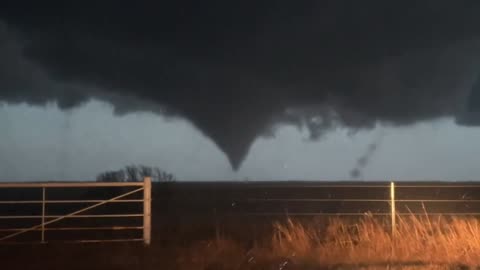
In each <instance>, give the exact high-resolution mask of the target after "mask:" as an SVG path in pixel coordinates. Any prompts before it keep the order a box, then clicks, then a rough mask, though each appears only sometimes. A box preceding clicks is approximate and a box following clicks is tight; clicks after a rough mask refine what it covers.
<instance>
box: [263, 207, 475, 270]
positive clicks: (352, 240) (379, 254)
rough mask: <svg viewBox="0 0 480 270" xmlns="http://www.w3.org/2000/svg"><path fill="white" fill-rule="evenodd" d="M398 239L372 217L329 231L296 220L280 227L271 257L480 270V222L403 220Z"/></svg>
mask: <svg viewBox="0 0 480 270" xmlns="http://www.w3.org/2000/svg"><path fill="white" fill-rule="evenodd" d="M397 220H398V224H397V227H396V233H395V234H394V235H393V236H392V233H391V231H390V228H389V226H388V225H387V224H384V223H382V222H380V221H379V220H377V219H375V218H374V217H372V216H366V217H363V218H362V219H361V220H360V221H359V222H357V223H356V224H350V223H347V222H345V221H344V220H342V219H341V218H334V219H331V220H330V222H329V223H328V225H327V226H326V227H324V228H319V227H317V226H315V224H302V223H300V222H296V221H294V220H292V219H288V220H287V222H286V223H275V224H274V228H275V233H274V235H273V237H272V243H271V247H270V252H271V253H272V254H274V255H276V256H282V257H288V258H290V259H291V260H294V261H297V262H299V263H305V262H308V264H320V265H339V264H346V265H348V264H356V265H384V264H388V263H390V264H405V265H408V264H413V265H414V264H422V265H425V264H431V265H465V266H479V265H480V221H479V220H478V219H475V218H445V217H439V218H436V219H431V218H429V217H428V216H422V217H418V216H414V215H411V216H407V217H398V219H397Z"/></svg>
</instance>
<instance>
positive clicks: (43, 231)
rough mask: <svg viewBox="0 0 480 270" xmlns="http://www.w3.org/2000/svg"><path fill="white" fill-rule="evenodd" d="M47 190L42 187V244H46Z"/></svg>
mask: <svg viewBox="0 0 480 270" xmlns="http://www.w3.org/2000/svg"><path fill="white" fill-rule="evenodd" d="M45 193H46V190H45V187H42V243H45V200H46V194H45Z"/></svg>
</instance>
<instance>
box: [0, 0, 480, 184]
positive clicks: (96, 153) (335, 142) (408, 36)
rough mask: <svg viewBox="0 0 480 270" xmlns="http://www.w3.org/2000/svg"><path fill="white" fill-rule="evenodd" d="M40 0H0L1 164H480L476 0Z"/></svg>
mask: <svg viewBox="0 0 480 270" xmlns="http://www.w3.org/2000/svg"><path fill="white" fill-rule="evenodd" d="M2 4H3V3H2ZM46 6H47V3H46V2H44V1H42V3H41V4H39V2H38V1H31V5H27V4H24V3H15V2H14V3H6V4H5V5H2V6H0V59H1V61H0V103H1V104H3V105H2V107H1V114H0V120H1V122H0V125H1V126H0V136H1V137H0V146H1V148H0V150H1V152H0V161H1V164H0V169H1V171H0V180H3V181H8V180H47V179H54V180H60V179H72V180H73V179H93V178H95V175H96V174H97V173H99V172H101V171H104V170H112V169H118V168H120V167H122V166H125V165H129V164H145V165H152V166H159V167H161V168H163V169H165V170H167V171H170V172H172V173H174V174H175V175H177V177H178V178H179V179H185V180H216V179H223V180H228V179H237V180H244V179H246V178H249V179H252V180H254V179H261V180H265V179H278V180H285V179H289V180H295V179H302V180H308V179H310V180H313V179H328V180H336V179H350V178H354V179H376V180H385V179H386V178H388V179H391V178H395V179H409V180H416V179H433V180H437V179H442V180H469V179H474V180H476V179H477V178H479V177H480V176H479V175H480V174H479V169H478V168H477V167H479V166H477V164H476V157H477V155H478V153H479V151H478V150H479V146H478V145H479V144H478V143H477V139H478V138H479V137H478V135H479V134H478V127H479V126H480V16H478V14H479V13H480V1H477V0H465V1H457V0H435V1H433V0H432V1H431V0H425V1H400V0H399V1H384V0H370V1H353V0H352V1H348V0H346V1H338V0H325V1H317V0H304V1H296V2H295V3H292V1H290V0H278V1H273V2H272V1H270V0H256V1H235V0H232V1H215V0H204V1H195V0H186V1H155V2H151V1H148V2H147V1H136V2H135V3H128V4H124V3H123V2H121V1H114V2H111V3H110V2H109V1H101V2H98V3H96V4H95V5H90V4H88V3H86V2H81V1H79V2H74V3H70V2H68V3H67V2H66V1H51V2H50V3H48V7H49V8H45V7H46Z"/></svg>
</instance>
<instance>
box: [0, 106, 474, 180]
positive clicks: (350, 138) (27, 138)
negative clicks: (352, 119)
mask: <svg viewBox="0 0 480 270" xmlns="http://www.w3.org/2000/svg"><path fill="white" fill-rule="evenodd" d="M0 123H2V128H1V129H0V138H1V140H0V180H1V181H19V180H25V181H27V180H28V181H43V180H93V179H94V178H95V176H96V175H97V174H98V173H99V172H102V171H104V170H111V169H119V168H121V167H123V166H125V165H129V164H145V165H152V166H158V167H160V168H163V169H165V170H167V171H169V172H171V173H174V174H175V175H176V176H177V177H178V178H179V179H181V180H245V179H250V180H274V179H275V180H348V179H351V177H350V170H351V169H352V168H354V167H355V164H356V162H357V159H358V158H359V157H361V156H362V155H364V153H365V152H366V151H367V148H368V145H369V144H371V143H372V142H374V141H375V140H376V138H379V136H380V134H383V135H382V136H383V137H382V140H381V142H379V144H378V145H377V150H376V151H375V152H374V153H373V155H372V157H371V160H370V162H369V163H368V164H367V165H366V167H365V168H364V170H363V177H362V178H364V179H366V180H389V179H399V180H478V179H479V175H480V166H478V158H477V157H478V155H479V153H480V144H478V143H476V142H477V140H478V138H480V128H473V127H470V128H469V127H463V126H457V125H456V124H455V123H454V121H453V119H448V118H447V119H442V120H437V121H429V122H423V123H419V124H415V125H413V126H410V127H403V128H395V127H376V128H374V129H372V130H368V131H359V132H358V133H356V134H354V135H349V134H348V130H346V129H343V128H339V129H336V130H334V131H331V132H330V133H328V134H327V135H326V136H325V137H324V138H322V139H320V140H319V141H316V142H312V141H308V132H306V131H299V130H298V129H296V128H295V127H292V126H285V127H282V128H279V129H278V130H277V133H276V136H275V138H267V137H260V138H258V139H257V140H256V141H255V142H254V144H253V146H252V148H251V150H250V152H249V154H248V156H247V158H246V160H245V162H244V163H243V165H242V167H241V168H240V170H239V171H238V172H237V173H235V172H233V171H232V169H231V166H230V165H229V163H228V159H227V158H226V156H225V154H224V153H223V152H221V151H220V150H219V149H218V147H216V146H215V144H214V143H212V141H211V140H210V139H209V138H207V137H205V136H204V135H202V134H201V133H200V132H199V131H197V129H195V128H194V127H192V126H191V124H189V123H188V122H187V121H183V120H166V119H165V118H164V117H161V116H158V115H154V114H149V113H132V114H127V115H125V116H115V115H114V114H113V109H112V107H111V106H110V105H109V104H107V103H102V102H98V101H92V102H89V103H87V104H86V105H84V106H82V107H79V108H77V109H73V110H71V111H68V112H64V111H60V110H59V109H57V108H56V106H54V105H53V104H50V105H48V106H47V107H39V106H34V107H32V106H29V105H5V104H4V105H2V106H0Z"/></svg>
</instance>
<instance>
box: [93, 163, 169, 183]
mask: <svg viewBox="0 0 480 270" xmlns="http://www.w3.org/2000/svg"><path fill="white" fill-rule="evenodd" d="M145 177H151V179H152V181H153V182H175V181H176V180H177V179H176V177H175V176H174V175H173V174H171V173H168V172H166V171H164V170H162V169H160V168H158V167H150V166H143V165H130V166H125V167H124V168H122V169H119V170H114V171H106V172H102V173H100V174H98V176H97V182H141V181H143V179H144V178H145Z"/></svg>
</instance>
